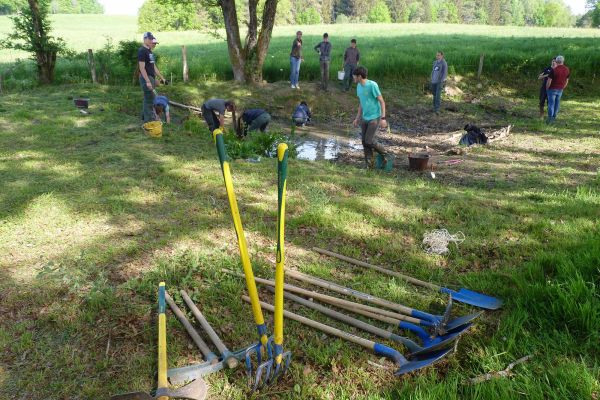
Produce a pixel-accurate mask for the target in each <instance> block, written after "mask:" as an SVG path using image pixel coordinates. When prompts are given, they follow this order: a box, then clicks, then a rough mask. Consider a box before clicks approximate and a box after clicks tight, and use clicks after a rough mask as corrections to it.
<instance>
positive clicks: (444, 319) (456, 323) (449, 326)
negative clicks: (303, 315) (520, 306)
mask: <svg viewBox="0 0 600 400" xmlns="http://www.w3.org/2000/svg"><path fill="white" fill-rule="evenodd" d="M288 275H289V276H291V277H292V278H295V279H298V280H299V281H302V282H306V283H311V284H313V285H316V286H320V287H322V288H325V289H329V290H332V291H334V292H338V293H342V294H346V295H350V296H354V297H356V298H358V299H361V300H366V301H368V302H370V303H373V304H377V305H379V306H383V307H387V308H390V309H392V310H395V311H397V312H399V313H401V314H406V315H410V316H411V317H415V318H419V319H422V320H426V321H431V322H433V323H438V324H439V325H438V326H439V332H438V333H439V334H444V333H446V332H448V331H452V330H455V329H457V328H460V327H461V326H463V325H466V324H468V323H469V322H471V321H472V320H474V319H475V318H477V317H479V316H480V315H481V313H473V314H469V315H465V316H463V317H460V318H456V319H453V320H451V321H450V320H449V319H450V310H451V309H452V298H450V301H449V303H448V306H447V307H446V312H445V313H444V315H433V314H429V313H426V312H423V311H419V310H415V309H414V308H410V307H406V306H403V305H401V304H396V303H393V302H391V301H388V300H384V299H380V298H378V297H375V296H371V295H370V294H367V293H363V292H359V291H357V290H354V289H350V288H347V287H344V286H341V285H338V284H336V283H333V282H329V281H326V280H324V279H320V278H315V277H313V276H310V275H307V274H303V273H301V272H298V271H289V272H288Z"/></svg>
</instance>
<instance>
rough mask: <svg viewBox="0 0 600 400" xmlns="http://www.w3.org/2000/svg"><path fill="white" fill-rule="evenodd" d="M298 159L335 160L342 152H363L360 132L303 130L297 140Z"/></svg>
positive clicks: (312, 128) (308, 128)
mask: <svg viewBox="0 0 600 400" xmlns="http://www.w3.org/2000/svg"><path fill="white" fill-rule="evenodd" d="M296 144H297V149H298V158H299V159H301V160H310V161H315V160H335V159H337V157H338V155H339V154H340V152H342V151H362V149H363V146H362V143H361V140H360V134H359V133H358V132H356V133H354V134H353V133H351V132H347V133H345V134H342V133H340V132H335V131H329V132H328V131H324V130H322V129H315V128H314V127H307V128H303V130H302V132H301V133H300V134H299V135H298V137H297V140H296Z"/></svg>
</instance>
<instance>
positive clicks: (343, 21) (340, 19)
mask: <svg viewBox="0 0 600 400" xmlns="http://www.w3.org/2000/svg"><path fill="white" fill-rule="evenodd" d="M335 23H336V24H348V23H350V18H348V16H347V15H345V14H338V16H337V17H336V18H335Z"/></svg>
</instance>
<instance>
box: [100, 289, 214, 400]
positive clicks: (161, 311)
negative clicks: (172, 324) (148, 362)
mask: <svg viewBox="0 0 600 400" xmlns="http://www.w3.org/2000/svg"><path fill="white" fill-rule="evenodd" d="M165 295H166V289H165V283H164V282H161V283H160V284H159V286H158V388H157V389H156V393H155V394H154V396H152V395H150V394H148V393H145V392H132V393H125V394H118V395H115V396H112V397H111V400H154V399H158V400H168V399H169V398H173V399H188V400H204V399H205V398H206V394H207V393H208V387H207V386H206V382H204V380H202V379H196V380H194V381H192V382H191V383H188V384H187V385H185V386H183V387H180V388H179V389H170V388H169V381H168V380H167V316H166V313H165V312H166V302H165Z"/></svg>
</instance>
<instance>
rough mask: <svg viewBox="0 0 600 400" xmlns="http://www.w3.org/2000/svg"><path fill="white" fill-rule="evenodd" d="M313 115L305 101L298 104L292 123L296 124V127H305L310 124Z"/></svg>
mask: <svg viewBox="0 0 600 400" xmlns="http://www.w3.org/2000/svg"><path fill="white" fill-rule="evenodd" d="M311 117H312V115H311V112H310V108H308V104H306V102H305V101H303V102H301V103H300V104H298V106H297V107H296V109H295V110H294V113H293V114H292V121H293V122H294V123H295V124H296V126H304V125H306V124H307V123H308V122H310V119H311Z"/></svg>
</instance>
